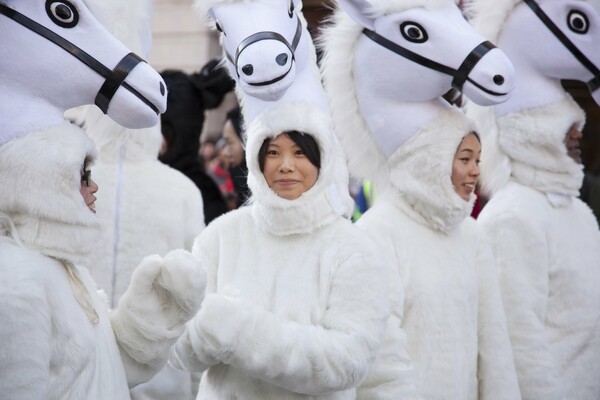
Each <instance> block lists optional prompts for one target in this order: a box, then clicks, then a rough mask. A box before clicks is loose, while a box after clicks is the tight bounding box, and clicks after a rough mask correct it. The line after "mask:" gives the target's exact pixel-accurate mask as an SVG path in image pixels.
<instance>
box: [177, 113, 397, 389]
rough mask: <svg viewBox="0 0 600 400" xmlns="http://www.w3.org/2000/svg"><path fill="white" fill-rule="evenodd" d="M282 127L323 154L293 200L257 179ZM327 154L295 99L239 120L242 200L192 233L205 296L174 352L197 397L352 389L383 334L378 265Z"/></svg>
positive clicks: (325, 136) (315, 122)
mask: <svg viewBox="0 0 600 400" xmlns="http://www.w3.org/2000/svg"><path fill="white" fill-rule="evenodd" d="M308 111H311V112H312V114H311V118H306V117H305V116H306V115H307V114H306V112H308ZM283 116H285V118H282V117H283ZM289 129H298V130H300V131H303V132H308V133H310V134H311V135H313V136H314V137H315V139H316V140H317V142H318V144H319V147H320V150H321V160H322V163H321V169H320V173H319V178H318V180H317V183H316V184H315V185H314V186H313V187H312V188H311V189H309V190H308V191H307V192H305V193H304V194H303V195H301V196H300V197H299V198H298V199H296V200H292V201H290V200H285V199H283V198H280V197H278V196H277V195H276V194H275V193H274V192H273V191H272V190H271V189H270V188H269V187H268V186H267V183H266V180H265V178H264V176H263V175H262V173H261V172H260V169H259V165H258V157H257V155H258V150H259V148H260V146H261V144H262V142H263V140H264V139H265V138H267V137H273V136H274V135H277V134H278V133H280V132H282V131H286V130H289ZM336 152H337V151H336V149H335V141H334V140H333V136H332V134H331V125H330V118H329V116H328V115H326V114H324V113H322V112H320V111H318V110H314V109H313V108H311V107H308V108H307V107H306V105H303V104H301V103H290V104H279V105H274V106H273V107H272V108H271V109H269V110H267V111H265V112H263V113H262V114H261V116H260V117H258V119H257V120H255V121H254V122H252V123H251V124H250V126H249V127H248V144H247V152H246V154H247V157H248V168H249V186H250V188H251V190H252V193H253V203H252V204H251V205H250V206H248V207H244V208H241V209H238V210H236V211H233V212H230V213H229V214H227V215H225V216H222V217H220V218H219V219H217V220H215V221H213V222H212V223H211V224H210V225H209V226H208V227H207V228H206V229H205V230H204V231H203V232H202V234H201V235H200V236H199V237H198V239H197V241H196V243H195V246H194V254H195V255H197V256H198V258H199V259H200V260H201V263H202V265H203V266H204V267H205V268H206V270H207V274H208V276H209V278H208V279H209V282H208V286H207V289H208V291H209V293H210V294H209V295H208V296H207V298H206V300H205V301H204V303H203V306H202V308H201V310H200V312H199V314H198V316H197V317H196V319H195V320H194V321H192V322H190V323H189V324H188V328H187V331H186V332H185V333H184V335H183V336H182V338H181V339H180V340H179V342H178V343H177V346H176V353H175V358H174V360H173V362H175V363H177V364H179V365H182V366H185V367H187V368H190V369H196V370H206V372H205V374H204V375H203V377H202V380H201V384H200V391H199V395H198V399H231V398H243V399H245V400H258V399H260V400H275V399H277V400H282V399H354V398H355V397H356V391H355V389H354V387H355V386H357V385H358V384H359V382H360V381H361V380H362V379H363V378H364V377H365V375H366V373H367V371H368V368H369V365H370V364H371V362H372V360H373V359H374V357H375V354H376V352H377V349H378V347H379V345H380V343H381V340H382V335H383V332H384V323H385V319H386V317H387V315H388V313H389V305H388V303H387V300H386V296H385V292H386V289H385V288H386V283H387V279H386V276H387V275H389V274H388V272H387V271H386V270H385V268H384V266H383V264H382V263H381V262H380V261H379V259H378V257H373V256H372V254H373V253H372V250H371V245H370V244H369V241H368V240H365V238H364V237H363V236H362V235H361V234H360V233H359V232H358V231H357V230H356V229H355V228H353V227H352V225H351V223H350V222H349V221H348V220H346V219H345V218H343V217H342V213H343V212H344V211H345V210H346V207H339V204H343V203H339V201H340V199H343V200H344V201H347V198H349V197H348V195H347V194H337V195H336V194H335V185H332V183H334V180H335V179H336V172H335V170H336V164H337V162H336V158H337V155H336ZM340 195H341V196H340Z"/></svg>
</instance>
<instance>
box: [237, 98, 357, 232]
mask: <svg viewBox="0 0 600 400" xmlns="http://www.w3.org/2000/svg"><path fill="white" fill-rule="evenodd" d="M290 130H297V131H300V132H304V133H308V134H310V135H312V136H313V137H314V138H315V140H316V141H317V143H318V145H319V148H320V150H321V169H320V171H319V177H318V179H317V182H316V183H315V185H314V186H313V187H312V188H310V189H309V190H308V191H307V192H305V193H304V194H303V195H302V196H300V197H299V198H298V199H296V200H286V199H283V198H281V197H279V196H277V195H276V194H275V193H274V192H273V191H272V190H271V189H270V188H269V187H268V185H267V182H266V180H265V178H264V175H263V174H262V172H261V171H260V167H259V164H258V151H259V149H260V147H261V145H262V143H263V141H264V140H265V139H266V138H269V137H275V136H277V135H278V134H279V133H281V132H284V131H290ZM332 131H333V126H332V123H331V118H330V117H329V115H328V114H327V113H325V112H324V111H323V110H321V109H319V108H317V107H315V106H314V105H312V104H310V103H302V102H296V103H281V104H276V103H275V104H274V106H273V107H270V108H268V109H266V110H265V111H264V112H263V113H262V114H260V115H259V116H258V117H257V118H256V119H255V120H254V121H252V122H251V123H250V125H249V126H248V128H247V130H246V135H247V140H246V141H247V145H246V159H247V164H248V186H249V187H250V190H251V191H252V200H251V201H252V207H253V210H252V215H253V217H254V218H255V219H256V221H257V223H259V224H260V225H261V226H262V227H263V228H264V229H265V230H267V231H269V232H271V233H273V234H276V235H290V234H296V233H309V232H312V231H313V230H314V229H318V228H320V227H322V226H325V225H328V224H329V223H331V222H332V221H334V220H335V219H337V218H339V217H340V216H342V215H345V216H349V215H351V213H352V208H353V201H352V198H351V197H350V195H349V193H348V172H347V169H346V166H345V162H344V157H343V154H342V152H341V148H340V146H339V144H338V143H337V140H336V138H335V136H334V135H333V132H332Z"/></svg>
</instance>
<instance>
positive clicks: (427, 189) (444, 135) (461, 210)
mask: <svg viewBox="0 0 600 400" xmlns="http://www.w3.org/2000/svg"><path fill="white" fill-rule="evenodd" d="M474 130H475V129H474V126H473V124H472V123H471V121H470V120H469V119H468V118H467V117H466V116H465V115H464V114H463V113H462V112H461V111H460V110H458V109H455V108H449V109H448V110H447V111H446V112H445V113H443V114H442V115H441V116H440V118H438V119H436V120H435V121H434V122H433V123H431V124H430V125H428V126H425V127H423V129H422V130H421V131H420V132H419V133H418V134H416V135H415V136H413V137H412V138H411V139H409V140H408V141H407V142H406V143H405V144H404V145H402V146H400V148H398V150H396V152H394V154H392V156H391V157H390V161H389V163H390V166H391V174H390V178H391V186H392V187H393V189H394V192H395V193H397V194H398V195H399V196H400V197H401V198H403V200H404V201H401V202H399V204H400V205H404V204H405V205H407V206H408V207H404V208H403V209H404V212H406V213H408V214H409V215H410V216H411V217H413V218H414V219H415V220H417V221H420V222H421V223H423V224H425V225H426V226H428V227H429V228H430V229H433V230H436V231H441V232H448V231H450V230H452V229H454V228H455V227H456V226H457V225H458V224H460V223H462V222H463V221H464V220H465V219H466V218H467V217H468V216H469V215H470V213H471V211H472V209H473V203H474V201H475V197H476V196H475V194H473V193H472V194H471V198H470V200H469V201H465V200H463V199H462V198H461V197H460V196H459V195H458V194H457V193H456V190H455V189H454V186H453V185H452V181H451V175H452V163H453V160H454V154H455V153H456V150H457V149H458V146H459V145H460V143H461V141H462V139H463V138H464V136H465V135H467V134H468V133H469V132H472V131H474ZM484 156H485V155H484Z"/></svg>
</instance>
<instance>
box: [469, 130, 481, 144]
mask: <svg viewBox="0 0 600 400" xmlns="http://www.w3.org/2000/svg"><path fill="white" fill-rule="evenodd" d="M469 133H472V134H473V135H475V137H476V138H477V141H478V142H479V144H481V138H480V137H479V133H477V132H475V131H471V132H469ZM469 133H467V135H468V134H469Z"/></svg>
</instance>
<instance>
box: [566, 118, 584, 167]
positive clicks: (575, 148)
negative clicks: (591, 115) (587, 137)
mask: <svg viewBox="0 0 600 400" xmlns="http://www.w3.org/2000/svg"><path fill="white" fill-rule="evenodd" d="M582 137H583V134H582V133H581V131H580V130H579V129H577V126H576V125H573V126H572V127H571V129H569V131H568V132H567V134H566V136H565V146H567V154H568V155H569V157H571V158H572V159H573V160H575V162H576V163H577V164H581V149H580V148H579V141H580V140H581V138H582Z"/></svg>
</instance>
